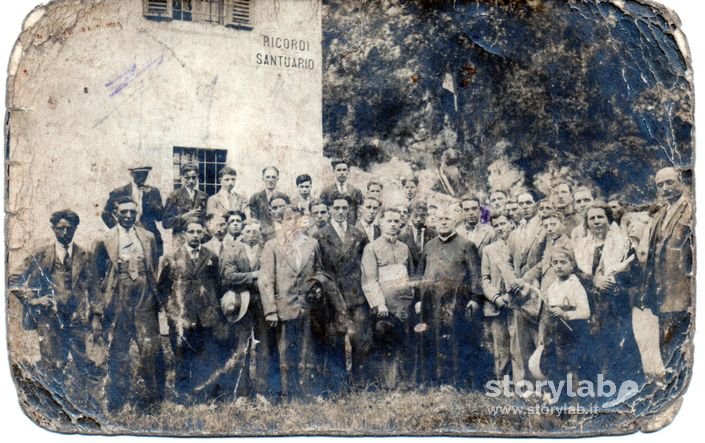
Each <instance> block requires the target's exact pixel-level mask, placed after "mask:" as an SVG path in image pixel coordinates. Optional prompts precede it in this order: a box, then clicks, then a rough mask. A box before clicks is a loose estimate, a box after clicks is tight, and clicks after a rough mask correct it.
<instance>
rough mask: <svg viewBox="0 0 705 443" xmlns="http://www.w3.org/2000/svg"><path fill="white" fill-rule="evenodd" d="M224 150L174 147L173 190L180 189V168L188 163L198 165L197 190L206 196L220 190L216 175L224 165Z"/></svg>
mask: <svg viewBox="0 0 705 443" xmlns="http://www.w3.org/2000/svg"><path fill="white" fill-rule="evenodd" d="M227 158H228V151H227V150H225V149H207V148H186V147H181V146H174V189H179V188H180V187H181V167H182V166H183V165H185V164H188V163H194V164H197V165H198V189H200V190H201V191H203V192H205V193H206V194H208V195H213V194H215V193H217V192H218V191H219V190H220V183H219V182H218V173H219V172H220V170H221V169H222V168H223V166H225V165H226V163H227Z"/></svg>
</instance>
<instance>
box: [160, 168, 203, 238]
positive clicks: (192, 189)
mask: <svg viewBox="0 0 705 443" xmlns="http://www.w3.org/2000/svg"><path fill="white" fill-rule="evenodd" d="M207 201H208V195H206V193H205V192H203V191H201V190H199V189H198V165H196V164H193V163H189V164H186V165H184V166H182V167H181V187H180V188H179V189H176V190H175V191H174V192H172V193H171V195H169V197H168V198H167V199H166V204H165V205H164V219H163V220H162V224H163V225H164V227H165V228H166V229H171V230H172V233H173V234H181V233H183V232H184V231H185V230H186V221H187V220H190V219H193V218H197V219H199V220H200V222H201V224H203V223H204V221H205V217H206V203H207Z"/></svg>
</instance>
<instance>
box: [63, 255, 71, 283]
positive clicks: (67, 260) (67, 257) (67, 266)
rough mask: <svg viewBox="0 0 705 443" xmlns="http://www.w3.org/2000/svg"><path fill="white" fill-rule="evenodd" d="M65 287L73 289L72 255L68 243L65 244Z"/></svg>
mask: <svg viewBox="0 0 705 443" xmlns="http://www.w3.org/2000/svg"><path fill="white" fill-rule="evenodd" d="M64 287H65V288H66V289H67V290H69V291H70V290H71V255H70V254H69V247H68V245H64Z"/></svg>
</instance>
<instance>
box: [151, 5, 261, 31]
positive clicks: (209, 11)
mask: <svg viewBox="0 0 705 443" xmlns="http://www.w3.org/2000/svg"><path fill="white" fill-rule="evenodd" d="M252 3H253V0H144V16H145V17H146V18H148V19H152V20H180V21H186V22H200V23H215V24H219V25H225V26H227V27H229V28H235V29H244V30H251V29H252Z"/></svg>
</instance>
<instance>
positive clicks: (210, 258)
mask: <svg viewBox="0 0 705 443" xmlns="http://www.w3.org/2000/svg"><path fill="white" fill-rule="evenodd" d="M219 269H220V266H219V263H218V257H217V256H216V255H215V254H214V253H213V252H212V251H211V250H210V249H208V248H205V247H203V246H201V249H200V252H199V254H198V259H197V260H196V261H194V260H193V259H192V258H191V256H190V254H189V253H188V251H187V250H186V247H180V248H178V249H177V250H176V251H174V252H173V253H172V254H170V255H168V256H166V257H164V260H163V262H162V269H161V271H160V272H159V280H158V283H157V287H158V294H159V300H160V302H161V304H162V306H165V307H166V314H167V318H168V319H169V321H170V323H172V324H175V325H177V328H178V327H179V325H183V327H185V328H188V327H215V326H217V325H219V324H223V323H224V317H222V314H221V312H220V296H221V295H222V294H221V291H220V286H219V280H220V279H219V278H218V277H219ZM180 322H182V323H180Z"/></svg>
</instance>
